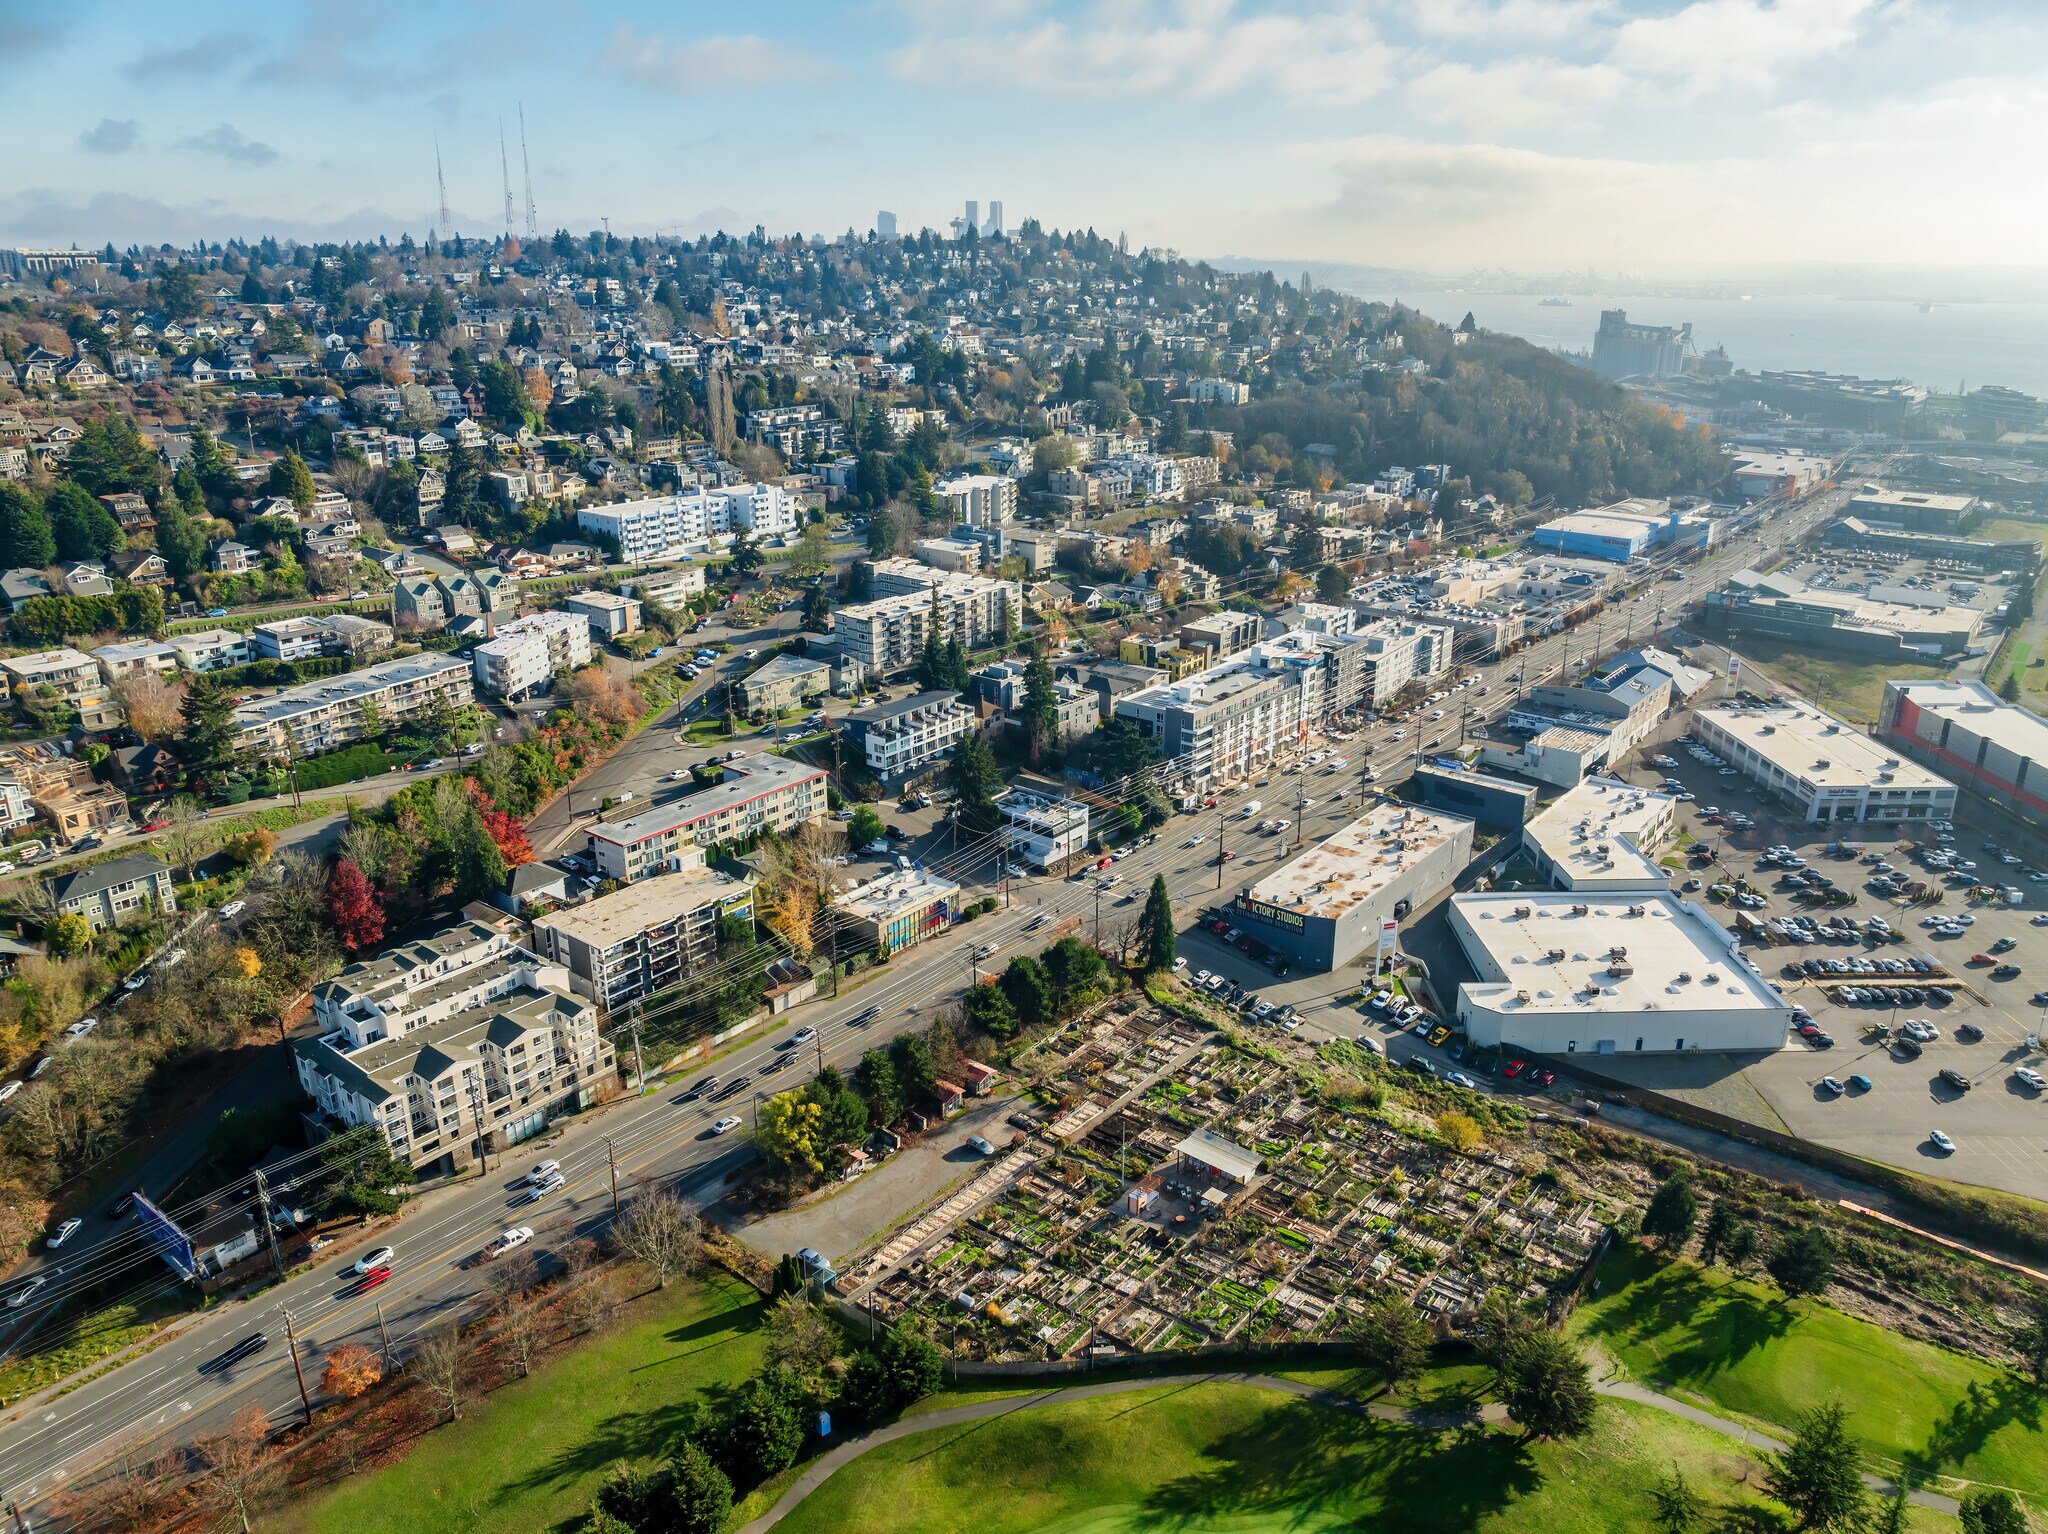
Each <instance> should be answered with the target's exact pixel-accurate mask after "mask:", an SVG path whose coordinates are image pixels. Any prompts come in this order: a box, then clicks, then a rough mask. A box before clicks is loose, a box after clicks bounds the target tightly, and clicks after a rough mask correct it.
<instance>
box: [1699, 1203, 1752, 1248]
mask: <svg viewBox="0 0 2048 1534" xmlns="http://www.w3.org/2000/svg"><path fill="white" fill-rule="evenodd" d="M1741 1225H1742V1211H1741V1210H1740V1209H1738V1208H1737V1207H1736V1205H1735V1204H1734V1202H1733V1201H1732V1200H1729V1199H1725V1198H1717V1199H1715V1200H1714V1207H1713V1208H1712V1209H1709V1210H1708V1211H1707V1224H1706V1228H1705V1229H1704V1230H1702V1231H1701V1232H1700V1260H1701V1261H1702V1262H1718V1261H1720V1259H1721V1254H1722V1253H1723V1252H1724V1251H1726V1250H1727V1248H1728V1246H1729V1244H1730V1242H1731V1240H1732V1239H1733V1238H1734V1236H1735V1233H1736V1231H1737V1230H1738V1229H1739V1228H1740V1227H1741Z"/></svg>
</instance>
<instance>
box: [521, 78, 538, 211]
mask: <svg viewBox="0 0 2048 1534" xmlns="http://www.w3.org/2000/svg"><path fill="white" fill-rule="evenodd" d="M519 168H520V170H521V171H522V172H523V173H524V175H525V177H526V243H527V244H529V245H531V244H532V243H533V242H534V241H535V240H537V239H539V238H540V219H539V217H538V216H537V215H536V214H535V213H534V211H533V161H532V160H531V159H529V158H528V157H527V153H526V103H525V102H523V101H522V102H520V103H519Z"/></svg>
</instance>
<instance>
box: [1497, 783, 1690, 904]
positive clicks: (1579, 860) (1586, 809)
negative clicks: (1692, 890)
mask: <svg viewBox="0 0 2048 1534" xmlns="http://www.w3.org/2000/svg"><path fill="white" fill-rule="evenodd" d="M1677 815H1678V799H1677V797H1676V796H1675V795H1672V794H1660V793H1652V792H1651V791H1650V790H1648V789H1646V788H1634V787H1631V786H1630V785H1628V784H1626V783H1623V782H1622V781H1620V780H1619V779H1618V778H1605V777H1594V778H1588V779H1586V780H1585V782H1583V783H1579V784H1576V785H1575V786H1573V787H1572V788H1569V789H1567V790H1566V791H1565V792H1564V793H1563V794H1561V795H1559V796H1558V798H1557V799H1556V800H1555V801H1554V802H1553V803H1552V804H1550V805H1549V806H1548V807H1547V808H1546V809H1545V810H1544V811H1543V813H1542V814H1540V815H1537V816H1534V817H1533V818H1531V819H1530V820H1529V821H1528V822H1526V823H1525V824H1524V825H1523V827H1522V848H1523V850H1524V851H1525V852H1527V853H1528V855H1529V861H1530V862H1531V863H1533V864H1534V865H1535V867H1536V871H1537V873H1538V874H1539V875H1540V876H1541V877H1542V878H1543V879H1544V880H1545V881H1546V882H1547V883H1548V884H1549V885H1550V887H1551V888H1552V889H1560V890H1577V891H1580V892H1582V893H1583V892H1585V891H1588V890H1591V891H1598V892H1603V893H1604V892H1611V891H1614V890H1663V889H1667V888H1669V887H1670V882H1671V881H1670V876H1669V874H1668V873H1667V872H1666V871H1665V869H1664V868H1663V867H1662V866H1660V865H1659V863H1658V862H1657V854H1658V852H1659V851H1660V850H1661V849H1662V848H1663V846H1664V844H1665V843H1666V842H1668V841H1669V840H1670V839H1671V833H1672V830H1673V828H1674V825H1675V823H1676V820H1677Z"/></svg>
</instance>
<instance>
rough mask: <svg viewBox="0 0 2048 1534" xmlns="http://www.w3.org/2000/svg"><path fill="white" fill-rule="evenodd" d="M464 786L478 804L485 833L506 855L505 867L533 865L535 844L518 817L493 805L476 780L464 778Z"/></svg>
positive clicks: (477, 810)
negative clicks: (528, 836) (529, 839)
mask: <svg viewBox="0 0 2048 1534" xmlns="http://www.w3.org/2000/svg"><path fill="white" fill-rule="evenodd" d="M462 786H463V787H464V788H466V789H468V790H469V797H470V798H471V799H472V800H473V801H475V803H476V812H477V815H478V817H479V818H480V819H481V820H482V821H483V823H484V831H485V833H486V834H487V835H489V837H490V838H491V840H492V841H494V842H496V843H497V844H498V851H499V852H501V853H503V854H504V857H505V866H506V867H507V868H517V867H518V866H519V865H520V864H521V863H531V862H532V861H533V844H532V843H531V842H529V841H528V840H527V839H526V827H525V826H524V825H523V824H521V823H520V821H519V819H518V817H516V816H513V815H509V814H507V813H506V812H505V811H503V810H501V809H499V808H498V807H497V805H495V804H494V803H492V802H491V796H490V795H489V794H487V793H485V792H484V790H483V789H482V788H480V787H479V786H478V785H477V781H476V779H475V778H464V779H463V780H462Z"/></svg>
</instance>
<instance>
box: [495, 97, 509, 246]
mask: <svg viewBox="0 0 2048 1534" xmlns="http://www.w3.org/2000/svg"><path fill="white" fill-rule="evenodd" d="M498 172H499V174H500V175H502V176H503V177H504V178H505V233H506V235H507V236H508V237H509V236H510V235H511V233H512V165H511V162H510V161H508V160H507V159H506V158H505V119H504V118H502V117H501V118H499V119H498Z"/></svg>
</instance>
